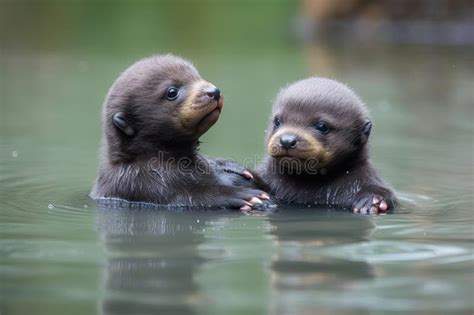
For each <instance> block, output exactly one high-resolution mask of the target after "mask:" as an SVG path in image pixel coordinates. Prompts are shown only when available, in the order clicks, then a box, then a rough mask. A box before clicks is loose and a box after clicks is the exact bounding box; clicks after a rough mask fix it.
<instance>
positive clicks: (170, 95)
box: [166, 86, 179, 101]
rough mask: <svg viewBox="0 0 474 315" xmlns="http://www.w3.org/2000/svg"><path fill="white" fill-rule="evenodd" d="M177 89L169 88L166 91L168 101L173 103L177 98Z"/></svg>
mask: <svg viewBox="0 0 474 315" xmlns="http://www.w3.org/2000/svg"><path fill="white" fill-rule="evenodd" d="M178 92H179V90H178V88H176V87H174V86H170V87H169V88H168V90H167V91H166V98H167V99H168V100H170V101H174V100H175V99H177V98H178Z"/></svg>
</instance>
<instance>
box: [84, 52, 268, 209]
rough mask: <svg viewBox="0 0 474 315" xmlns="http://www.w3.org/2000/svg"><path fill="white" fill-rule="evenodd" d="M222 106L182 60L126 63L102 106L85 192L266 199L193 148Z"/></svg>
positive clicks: (238, 204)
mask: <svg viewBox="0 0 474 315" xmlns="http://www.w3.org/2000/svg"><path fill="white" fill-rule="evenodd" d="M222 107H223V97H222V96H221V93H220V91H219V89H218V88H217V87H215V86H214V85H212V84H211V83H209V82H207V81H205V80H203V79H202V78H201V76H200V75H199V73H198V72H197V70H196V69H195V68H194V67H193V65H192V64H191V63H190V62H188V61H186V60H183V59H181V58H179V57H176V56H173V55H159V56H153V57H150V58H146V59H143V60H141V61H138V62H136V63H135V64H133V65H132V66H130V67H129V68H128V69H127V70H125V72H123V73H122V74H121V75H120V76H119V78H118V79H117V80H116V81H115V82H114V84H113V85H112V87H111V88H110V90H109V92H108V94H107V97H106V99H105V103H104V105H103V115H102V117H103V119H102V123H103V137H102V146H101V157H100V165H99V170H98V175H97V179H96V182H95V185H94V188H93V189H92V192H91V193H90V196H91V198H93V199H103V198H107V199H109V198H119V199H124V200H127V201H138V202H149V203H154V204H160V205H169V206H178V207H179V206H185V207H206V208H208V207H211V208H240V209H242V210H250V209H251V207H253V206H255V205H258V204H261V203H262V199H264V200H266V199H269V196H268V195H267V194H266V193H265V192H263V191H261V190H258V189H253V188H252V185H248V186H249V187H243V186H237V185H234V184H233V183H234V182H235V176H236V174H234V173H235V171H234V172H233V173H228V172H226V171H224V170H223V169H224V167H225V165H228V164H227V163H226V162H225V161H224V162H223V161H222V160H219V161H213V160H211V159H208V158H206V157H204V156H202V155H200V154H199V153H198V148H199V137H200V136H201V135H203V134H204V133H205V132H206V131H207V130H208V129H209V128H210V127H211V126H212V125H213V124H214V123H215V122H216V121H217V119H218V118H219V114H220V112H221V110H222ZM230 165H233V163H231V162H230ZM239 172H240V173H239V176H240V175H242V176H243V177H247V178H251V177H252V176H251V175H250V174H249V173H248V172H246V171H245V170H243V169H241V170H239Z"/></svg>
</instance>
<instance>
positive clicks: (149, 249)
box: [0, 0, 474, 314]
mask: <svg viewBox="0 0 474 315" xmlns="http://www.w3.org/2000/svg"><path fill="white" fill-rule="evenodd" d="M473 12H474V10H473V4H472V1H461V0H459V1H453V0H438V1H422V0H402V1H389V0H384V1H370V0H347V1H344V0H334V1H324V0H302V1H291V0H264V1H248V0H215V1H212V0H203V1H198V0H184V1H124V0H117V1H107V0H96V1H93V0H85V1H78V0H77V1H76V0H63V1H59V0H57V1H47V0H44V1H43V0H37V1H33V0H32V1H24V0H0V23H1V24H0V45H1V46H0V48H1V49H0V53H1V56H0V149H1V150H0V157H1V159H0V184H1V185H0V198H1V208H2V209H1V211H0V232H1V236H2V239H1V246H0V254H1V256H0V263H1V268H2V269H1V272H2V274H1V276H2V278H1V279H0V282H1V288H0V289H1V291H0V294H1V296H0V298H1V299H0V312H1V313H2V314H26V313H44V314H56V313H57V314H63V313H64V310H65V307H70V309H67V312H69V313H71V314H73V313H75V314H88V313H93V312H94V311H96V310H97V309H98V308H102V309H103V308H105V306H104V305H107V304H108V302H110V301H111V302H110V304H111V305H112V306H114V307H116V309H114V310H115V311H116V312H115V311H114V310H112V311H111V312H110V313H121V312H122V313H123V312H125V311H124V310H127V309H126V308H125V309H122V308H121V307H124V306H127V305H128V306H132V305H133V303H134V302H137V301H139V303H141V304H140V305H142V306H143V307H144V308H145V309H148V310H150V313H153V311H163V310H167V311H168V313H173V314H180V313H182V314H190V313H194V312H195V311H196V308H195V306H197V307H198V308H197V311H196V312H197V313H202V314H223V313H226V314H240V313H245V314H251V313H271V314H274V313H276V314H288V313H289V312H288V310H301V312H302V313H304V312H306V313H308V314H310V313H311V314H314V313H316V312H317V313H319V314H341V312H340V311H341V309H343V310H345V311H347V313H348V314H349V313H351V311H352V308H353V306H354V305H358V309H357V310H358V311H359V314H366V313H370V314H400V313H417V312H418V313H420V314H436V313H439V314H446V313H452V312H458V313H459V314H467V313H472V309H473V305H472V292H473V287H472V281H470V279H469V277H466V275H469V274H471V275H472V252H473V250H472V238H473V235H474V233H473V231H472V226H473V225H472V224H473V222H474V221H473V220H474V218H473V214H472V208H473V206H474V205H473V199H472V195H473V190H474V189H473V185H474V184H473V183H474V175H473V152H474V148H473V143H474V141H473V131H474V128H473V123H472V117H473V116H474V115H473V114H474V113H473V109H474V105H473V104H474V101H473V99H474V97H473V83H472V82H473V78H474V57H473V56H474V49H473V47H474V28H473V22H472V21H473ZM168 52H172V53H175V54H178V55H181V56H183V57H185V58H188V59H190V60H191V61H193V62H194V64H195V65H196V67H197V68H198V69H199V71H200V73H201V75H202V76H203V77H204V78H205V79H207V80H209V81H211V82H213V83H214V84H216V85H217V86H219V87H220V88H221V90H222V91H223V93H224V95H225V106H224V111H223V113H222V115H221V118H220V119H219V121H218V122H217V123H216V125H215V126H214V127H213V128H211V129H210V130H209V132H208V133H207V134H206V135H205V136H204V137H203V139H202V140H203V145H202V152H203V153H205V154H208V155H211V156H220V157H226V158H233V159H236V160H238V161H240V162H245V163H246V164H248V165H250V166H252V165H254V164H255V163H256V161H258V159H259V158H260V157H262V156H263V153H264V131H265V128H266V124H267V119H268V115H269V112H270V108H271V103H272V99H273V98H274V96H275V95H276V93H277V92H278V90H279V89H280V88H281V87H282V86H284V85H285V84H287V83H288V82H291V81H294V80H298V79H301V78H304V77H307V76H310V75H322V76H328V77H331V78H334V79H337V80H339V81H343V82H345V83H347V84H349V85H350V86H351V87H353V88H354V90H355V91H356V92H357V93H358V94H359V95H360V96H361V97H362V99H364V100H365V101H366V103H367V106H368V107H369V109H370V111H371V114H372V116H373V121H374V129H373V135H372V136H371V138H372V139H371V140H372V141H371V144H372V148H373V150H372V151H373V152H372V156H373V158H374V160H375V164H376V166H377V168H378V169H380V170H381V173H382V174H383V176H384V177H385V178H386V179H387V180H388V181H389V182H390V183H392V184H393V185H394V187H395V188H396V190H397V194H398V196H399V198H400V200H401V201H402V205H403V206H402V207H401V209H400V211H399V213H398V214H396V215H393V216H386V217H380V218H374V220H373V222H372V221H368V220H367V221H365V220H364V219H361V220H359V221H354V220H355V219H354V218H353V217H344V218H340V217H338V216H335V217H331V216H328V217H326V216H325V214H324V213H323V214H322V215H321V214H317V213H305V214H304V215H300V214H298V213H297V212H296V214H293V212H291V211H288V213H289V214H288V213H286V215H288V217H287V216H285V214H284V213H285V211H284V210H285V209H282V212H283V214H281V215H277V216H275V217H273V216H270V217H242V216H238V215H235V216H234V215H230V214H219V215H217V216H214V214H205V215H202V214H193V213H190V214H174V213H166V212H152V213H146V212H141V213H140V214H139V215H138V214H135V213H127V212H126V213H116V212H113V211H112V212H108V211H105V212H101V211H100V210H98V209H97V208H96V206H95V205H94V204H93V203H91V202H90V201H89V200H88V198H87V193H88V192H89V190H90V188H91V186H92V182H93V180H94V178H95V170H96V166H97V159H98V153H97V150H98V147H99V142H100V137H101V127H100V113H101V106H102V102H103V99H104V97H105V95H106V93H107V90H108V89H109V87H110V85H111V84H112V82H113V81H114V79H115V78H116V77H117V76H118V75H119V73H120V72H121V71H123V70H124V69H125V68H126V67H127V66H129V65H130V64H131V63H133V62H134V61H136V60H138V59H140V58H143V57H146V56H149V55H152V54H157V53H168ZM255 157H256V158H255ZM354 222H356V223H354ZM357 222H358V223H357ZM160 224H161V225H160ZM148 225H150V227H149V226H148ZM188 226H189V230H188V229H187V227H188ZM375 226H377V228H375ZM144 230H145V231H144ZM373 230H376V232H373ZM334 231H336V232H334ZM369 234H371V236H368V235H369ZM343 245H344V246H343ZM425 245H426V246H425ZM321 246H322V247H323V248H324V249H325V250H326V251H327V253H326V254H324V252H322V251H321ZM430 246H431V247H430ZM328 253H330V254H328ZM361 253H362V254H361ZM453 253H454V254H453ZM459 253H461V254H459ZM385 254H386V255H387V256H384V255H385ZM157 255H158V256H159V257H158V256H157ZM331 255H333V256H331ZM430 255H431V256H430ZM443 255H444V256H443ZM143 257H145V258H147V259H149V262H150V264H148V265H146V266H145V267H144V265H143V264H142V263H143V262H142V261H141V260H140V259H141V258H143ZM328 257H329V258H328ZM331 257H332V258H331ZM334 257H339V258H337V259H335V260H334ZM426 257H427V258H426ZM163 261H164V262H166V263H169V265H167V266H165V267H164V269H159V268H158V267H159V266H161V265H160V264H161V263H162V262H163ZM362 262H363V263H362ZM361 265H362V266H361ZM128 266H130V269H127V268H128ZM135 266H139V267H140V266H141V267H140V268H142V269H140V268H136V269H134V267H135ZM156 266H158V267H156ZM173 266H176V268H174V267H173ZM275 266H276V267H275ZM121 268H124V269H121ZM157 268H158V269H157ZM360 270H362V271H363V272H361V271H360ZM114 279H116V281H117V282H114ZM150 281H151V282H152V283H153V284H160V285H163V286H164V287H166V288H175V291H170V292H171V293H169V292H163V291H160V290H161V289H159V288H155V287H151V288H150V287H149V285H150ZM381 288H382V289H381ZM141 290H142V291H141ZM341 292H342V293H341ZM171 295H173V296H174V297H175V298H174V299H171V298H172V296H171ZM361 296H363V297H364V298H361ZM104 297H106V298H104ZM269 297H270V298H269ZM331 297H337V298H336V299H334V298H331ZM167 299H171V302H169V303H171V304H169V303H168V302H166V303H165V302H163V303H164V304H161V303H162V301H165V300H166V301H168V300H167ZM109 300H110V301H109ZM400 301H402V302H403V303H401V302H400ZM137 303H138V302H137ZM167 303H168V304H167ZM341 303H342V304H341ZM170 305H171V306H173V307H176V309H174V310H175V311H174V312H173V311H170V309H169V308H167V307H171V306H170ZM341 305H342V306H341ZM437 311H439V312H437ZM295 312H296V311H295ZM105 313H107V312H105Z"/></svg>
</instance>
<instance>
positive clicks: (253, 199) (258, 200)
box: [250, 197, 263, 205]
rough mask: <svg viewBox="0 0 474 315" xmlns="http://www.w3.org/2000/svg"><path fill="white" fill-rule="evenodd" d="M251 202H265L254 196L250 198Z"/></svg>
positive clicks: (253, 203) (254, 203)
mask: <svg viewBox="0 0 474 315" xmlns="http://www.w3.org/2000/svg"><path fill="white" fill-rule="evenodd" d="M250 203H251V204H252V205H256V204H262V203H263V202H262V201H261V200H260V199H258V198H257V197H252V198H251V199H250Z"/></svg>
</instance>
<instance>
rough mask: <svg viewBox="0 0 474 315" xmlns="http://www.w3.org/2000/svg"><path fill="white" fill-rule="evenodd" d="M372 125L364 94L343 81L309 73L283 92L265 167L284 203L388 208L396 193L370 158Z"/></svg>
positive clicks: (358, 210) (271, 186)
mask: <svg viewBox="0 0 474 315" xmlns="http://www.w3.org/2000/svg"><path fill="white" fill-rule="evenodd" d="M371 129H372V123H371V121H370V119H369V114H368V111H367V109H366V107H365V106H364V104H363V102H362V101H361V99H360V98H359V97H358V96H357V95H356V94H355V93H354V92H353V91H351V90H350V89H349V88H348V87H347V86H345V85H344V84H342V83H339V82H336V81H333V80H329V79H324V78H316V77H314V78H309V79H306V80H301V81H298V82H296V83H293V84H291V85H289V86H288V87H286V88H284V89H283V90H281V91H280V93H279V94H278V96H277V98H276V100H275V102H274V105H273V110H272V116H271V122H270V126H269V127H268V130H267V153H268V156H267V157H266V159H265V161H264V163H263V165H261V166H260V170H259V173H260V175H261V176H262V178H263V181H264V182H265V185H266V186H268V187H266V189H268V191H269V192H270V193H271V195H273V196H274V197H275V199H276V200H277V201H279V202H281V203H283V204H300V205H307V206H310V205H312V206H318V205H319V206H330V207H332V206H334V207H342V208H348V209H351V210H352V211H353V212H355V213H368V214H377V213H386V212H389V211H391V210H393V207H394V204H395V196H394V194H393V192H392V190H391V189H390V188H389V186H388V185H387V184H386V183H385V182H384V181H383V180H382V179H381V178H380V177H379V175H378V173H377V171H376V170H375V168H374V167H373V166H372V163H371V162H370V159H369V150H368V143H367V140H368V138H369V135H370V131H371Z"/></svg>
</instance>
